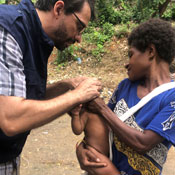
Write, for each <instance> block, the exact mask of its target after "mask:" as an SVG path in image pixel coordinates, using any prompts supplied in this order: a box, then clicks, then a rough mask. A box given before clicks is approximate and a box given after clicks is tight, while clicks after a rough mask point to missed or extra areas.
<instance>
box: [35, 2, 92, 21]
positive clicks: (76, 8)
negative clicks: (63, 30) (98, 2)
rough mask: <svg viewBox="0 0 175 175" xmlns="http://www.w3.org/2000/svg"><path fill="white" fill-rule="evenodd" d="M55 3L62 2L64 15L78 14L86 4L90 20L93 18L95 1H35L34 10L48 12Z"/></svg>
mask: <svg viewBox="0 0 175 175" xmlns="http://www.w3.org/2000/svg"><path fill="white" fill-rule="evenodd" d="M57 1H63V2H64V11H65V14H71V13H73V12H80V11H81V9H82V7H83V5H84V3H85V2H87V3H88V4H89V6H90V9H91V19H94V18H95V12H94V4H95V0H37V2H36V3H35V8H37V9H39V10H42V11H50V10H51V9H52V8H53V7H54V5H55V3H56V2H57Z"/></svg>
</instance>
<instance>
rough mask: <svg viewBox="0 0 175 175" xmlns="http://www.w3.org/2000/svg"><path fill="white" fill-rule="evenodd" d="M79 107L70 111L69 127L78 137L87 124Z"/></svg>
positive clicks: (85, 116) (85, 117)
mask: <svg viewBox="0 0 175 175" xmlns="http://www.w3.org/2000/svg"><path fill="white" fill-rule="evenodd" d="M80 110H81V107H80V106H78V107H76V108H75V109H73V110H72V111H71V113H72V114H73V115H72V120H71V125H72V131H73V133H74V134H76V135H80V134H81V133H82V132H83V131H84V128H85V126H86V122H87V115H86V113H84V111H81V113H80Z"/></svg>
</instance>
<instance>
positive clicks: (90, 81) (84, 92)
mask: <svg viewBox="0 0 175 175" xmlns="http://www.w3.org/2000/svg"><path fill="white" fill-rule="evenodd" d="M101 88H102V87H101V82H100V81H98V80H97V79H96V78H87V79H85V80H84V81H82V82H81V83H80V84H79V85H78V86H77V87H76V88H75V90H73V91H74V95H75V96H77V97H78V98H79V101H80V103H85V102H88V101H90V100H93V99H95V98H97V97H98V96H99V95H100V90H101Z"/></svg>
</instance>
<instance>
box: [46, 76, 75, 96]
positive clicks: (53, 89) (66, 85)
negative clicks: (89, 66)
mask: <svg viewBox="0 0 175 175" xmlns="http://www.w3.org/2000/svg"><path fill="white" fill-rule="evenodd" d="M74 88H75V85H74V84H73V82H72V80H71V79H67V80H62V81H59V82H57V83H53V84H50V85H47V89H46V99H51V98H54V97H57V96H59V95H62V94H64V93H65V92H67V91H69V90H72V89H74Z"/></svg>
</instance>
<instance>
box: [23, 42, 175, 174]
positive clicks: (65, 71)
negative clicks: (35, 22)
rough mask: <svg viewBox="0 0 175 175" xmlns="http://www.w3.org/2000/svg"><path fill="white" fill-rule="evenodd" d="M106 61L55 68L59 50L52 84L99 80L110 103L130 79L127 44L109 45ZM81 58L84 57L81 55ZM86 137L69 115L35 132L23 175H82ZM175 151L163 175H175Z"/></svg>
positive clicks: (52, 69)
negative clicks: (80, 150) (80, 152)
mask: <svg viewBox="0 0 175 175" xmlns="http://www.w3.org/2000/svg"><path fill="white" fill-rule="evenodd" d="M107 48H108V51H107V53H106V54H105V55H104V57H103V59H102V61H101V62H100V63H97V62H96V61H95V60H93V59H92V58H91V57H83V56H82V57H81V58H82V63H81V64H78V63H77V62H76V61H75V62H70V63H68V64H67V65H66V66H65V67H64V68H60V67H59V68H58V67H57V66H56V65H54V60H55V57H56V51H53V53H52V56H51V57H50V59H49V66H48V83H53V82H55V81H58V80H61V79H65V78H70V77H76V76H80V75H85V76H91V77H97V78H99V79H100V80H101V81H102V83H103V92H102V95H101V96H102V97H103V98H104V100H105V102H106V103H107V101H108V100H109V97H110V96H111V95H112V92H113V90H114V88H115V87H116V86H117V84H118V83H119V81H121V80H122V79H123V78H125V77H127V76H126V73H125V69H124V65H125V63H126V62H127V57H126V54H127V46H126V41H125V40H121V41H118V42H116V41H114V42H111V43H110V44H109V45H108V46H107ZM80 56H81V55H80ZM82 137H83V134H82V135H80V136H76V135H74V134H73V133H72V131H71V122H70V117H69V116H68V115H64V116H62V117H60V118H58V119H57V120H55V121H53V122H51V123H49V124H47V125H45V126H43V127H40V128H38V129H35V130H33V131H32V132H31V134H30V135H29V137H28V140H27V142H26V144H25V147H24V150H23V152H22V159H21V175H80V174H81V172H82V170H81V169H80V167H79V164H78V162H77V159H76V155H75V144H76V142H77V141H78V140H80V139H81V138H82ZM174 157H175V150H174V148H172V149H171V150H170V152H169V154H168V159H167V162H166V165H165V167H164V171H163V175H175V168H174V165H175V158H174Z"/></svg>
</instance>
